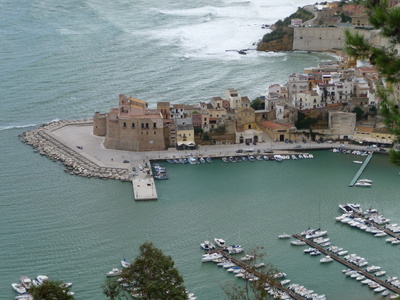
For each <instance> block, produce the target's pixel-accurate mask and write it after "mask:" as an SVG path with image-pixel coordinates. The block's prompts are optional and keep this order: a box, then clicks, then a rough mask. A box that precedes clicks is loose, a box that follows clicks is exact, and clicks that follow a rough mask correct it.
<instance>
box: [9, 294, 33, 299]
mask: <svg viewBox="0 0 400 300" xmlns="http://www.w3.org/2000/svg"><path fill="white" fill-rule="evenodd" d="M14 299H17V300H34V299H33V296H32V295H31V294H21V295H18V296H15V297H14Z"/></svg>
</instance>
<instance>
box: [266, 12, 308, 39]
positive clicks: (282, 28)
mask: <svg viewBox="0 0 400 300" xmlns="http://www.w3.org/2000/svg"><path fill="white" fill-rule="evenodd" d="M313 17H314V15H313V14H312V13H311V12H309V11H308V10H306V9H304V8H302V7H299V8H298V9H297V11H296V12H295V13H293V14H291V15H290V16H289V17H286V18H285V19H284V20H283V21H282V20H278V21H277V22H276V23H275V24H274V27H275V29H274V30H273V31H272V32H269V33H267V34H265V35H264V36H263V38H262V43H268V42H271V41H275V40H278V39H281V38H283V37H284V36H285V35H286V34H289V31H288V30H287V27H288V26H289V25H290V23H291V20H292V19H302V20H303V22H305V21H308V20H311V19H312V18H313Z"/></svg>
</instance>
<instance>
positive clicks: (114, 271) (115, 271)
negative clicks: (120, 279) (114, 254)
mask: <svg viewBox="0 0 400 300" xmlns="http://www.w3.org/2000/svg"><path fill="white" fill-rule="evenodd" d="M121 273H122V271H121V270H120V269H118V268H113V269H112V270H111V271H110V272H107V273H106V276H107V277H114V276H119V275H121Z"/></svg>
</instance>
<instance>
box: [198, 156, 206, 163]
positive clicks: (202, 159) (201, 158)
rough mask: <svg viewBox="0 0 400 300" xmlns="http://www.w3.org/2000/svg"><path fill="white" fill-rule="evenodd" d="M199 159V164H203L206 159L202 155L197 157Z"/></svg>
mask: <svg viewBox="0 0 400 300" xmlns="http://www.w3.org/2000/svg"><path fill="white" fill-rule="evenodd" d="M199 161H200V163H201V164H205V163H206V160H205V159H204V157H201V156H200V158H199Z"/></svg>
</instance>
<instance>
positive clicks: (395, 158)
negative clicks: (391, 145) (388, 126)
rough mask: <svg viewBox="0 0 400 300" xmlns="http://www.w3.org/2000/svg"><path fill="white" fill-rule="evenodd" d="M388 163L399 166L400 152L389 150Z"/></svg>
mask: <svg viewBox="0 0 400 300" xmlns="http://www.w3.org/2000/svg"><path fill="white" fill-rule="evenodd" d="M389 154H390V162H391V163H392V164H395V165H398V166H400V151H398V150H395V149H390V152H389Z"/></svg>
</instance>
